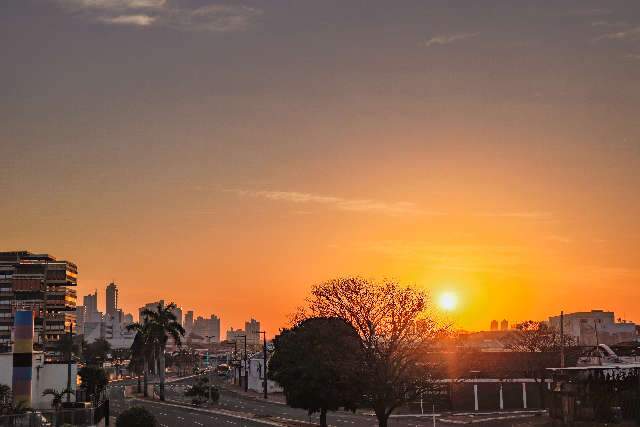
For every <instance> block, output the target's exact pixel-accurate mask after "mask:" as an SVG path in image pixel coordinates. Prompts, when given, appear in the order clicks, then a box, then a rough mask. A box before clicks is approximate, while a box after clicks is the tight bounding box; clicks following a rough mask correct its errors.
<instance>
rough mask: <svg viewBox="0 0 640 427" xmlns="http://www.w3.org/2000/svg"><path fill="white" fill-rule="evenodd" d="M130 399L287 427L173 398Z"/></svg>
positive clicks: (282, 426)
mask: <svg viewBox="0 0 640 427" xmlns="http://www.w3.org/2000/svg"><path fill="white" fill-rule="evenodd" d="M131 400H138V401H140V402H149V403H155V404H157V405H164V406H171V407H178V408H185V409H189V410H191V411H195V412H202V413H205V414H214V415H221V416H223V417H229V418H235V419H237V420H243V421H252V422H255V423H258V424H264V425H268V426H274V427H287V425H286V424H281V423H277V422H275V421H269V420H263V419H260V418H255V417H251V416H249V415H250V414H241V413H238V412H232V411H226V410H219V409H203V408H198V407H194V406H188V405H185V404H183V403H178V402H176V401H173V400H172V401H166V400H165V401H164V402H161V401H158V400H152V399H140V398H137V397H133V398H131ZM292 421H293V420H292Z"/></svg>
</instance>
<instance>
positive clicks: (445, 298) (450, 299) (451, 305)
mask: <svg viewBox="0 0 640 427" xmlns="http://www.w3.org/2000/svg"><path fill="white" fill-rule="evenodd" d="M438 305H439V306H440V308H441V309H443V310H445V311H452V310H455V309H456V307H457V306H458V295H456V294H455V293H453V292H443V293H442V294H440V298H438Z"/></svg>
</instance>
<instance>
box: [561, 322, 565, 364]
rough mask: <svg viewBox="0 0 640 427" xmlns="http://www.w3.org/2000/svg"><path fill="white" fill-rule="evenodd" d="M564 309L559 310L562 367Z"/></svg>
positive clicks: (562, 359)
mask: <svg viewBox="0 0 640 427" xmlns="http://www.w3.org/2000/svg"><path fill="white" fill-rule="evenodd" d="M564 363H565V362H564V311H561V312H560V367H561V368H564Z"/></svg>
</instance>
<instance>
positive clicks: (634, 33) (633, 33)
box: [596, 27, 640, 41]
mask: <svg viewBox="0 0 640 427" xmlns="http://www.w3.org/2000/svg"><path fill="white" fill-rule="evenodd" d="M600 40H618V41H620V40H640V27H631V28H627V29H624V30H620V31H615V32H612V33H607V34H603V35H601V36H599V37H597V38H596V41H600Z"/></svg>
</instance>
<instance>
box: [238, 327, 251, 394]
mask: <svg viewBox="0 0 640 427" xmlns="http://www.w3.org/2000/svg"><path fill="white" fill-rule="evenodd" d="M238 338H244V391H249V370H248V369H249V368H248V367H247V335H246V334H245V335H236V339H238Z"/></svg>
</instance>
